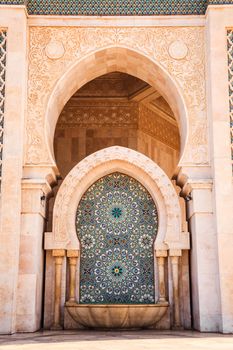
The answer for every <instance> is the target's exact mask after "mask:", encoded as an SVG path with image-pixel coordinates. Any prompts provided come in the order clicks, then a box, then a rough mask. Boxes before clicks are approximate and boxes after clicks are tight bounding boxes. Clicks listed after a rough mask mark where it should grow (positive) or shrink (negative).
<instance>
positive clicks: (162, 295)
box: [156, 250, 167, 303]
mask: <svg viewBox="0 0 233 350" xmlns="http://www.w3.org/2000/svg"><path fill="white" fill-rule="evenodd" d="M166 257H167V251H166V250H165V251H163V250H158V251H156V258H157V264H158V275H159V303H164V302H166V289H165V259H166Z"/></svg>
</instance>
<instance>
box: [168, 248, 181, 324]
mask: <svg viewBox="0 0 233 350" xmlns="http://www.w3.org/2000/svg"><path fill="white" fill-rule="evenodd" d="M169 255H170V260H171V268H172V289H173V328H175V329H177V328H180V327H181V323H180V296H179V257H180V256H181V250H174V251H170V252H169Z"/></svg>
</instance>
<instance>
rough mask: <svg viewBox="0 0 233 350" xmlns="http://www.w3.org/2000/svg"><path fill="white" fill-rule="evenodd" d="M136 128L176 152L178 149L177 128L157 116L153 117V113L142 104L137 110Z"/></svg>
mask: <svg viewBox="0 0 233 350" xmlns="http://www.w3.org/2000/svg"><path fill="white" fill-rule="evenodd" d="M138 128H139V130H141V131H143V132H145V133H146V134H148V135H150V136H152V137H155V138H156V139H157V140H159V141H161V142H163V143H165V144H167V145H169V146H170V147H172V148H173V149H176V150H178V149H179V147H180V142H179V141H180V140H179V130H178V128H177V127H176V126H175V125H173V124H171V123H169V122H168V121H166V120H164V119H163V118H160V117H159V116H158V115H155V113H154V112H152V111H151V110H150V109H149V108H147V107H146V106H144V105H143V104H141V105H140V108H139V122H138Z"/></svg>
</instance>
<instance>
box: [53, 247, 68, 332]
mask: <svg viewBox="0 0 233 350" xmlns="http://www.w3.org/2000/svg"><path fill="white" fill-rule="evenodd" d="M52 255H53V257H54V258H55V297H54V323H53V326H52V329H54V330H56V329H62V326H61V276H62V263H63V258H64V256H65V250H63V249H58V250H53V253H52Z"/></svg>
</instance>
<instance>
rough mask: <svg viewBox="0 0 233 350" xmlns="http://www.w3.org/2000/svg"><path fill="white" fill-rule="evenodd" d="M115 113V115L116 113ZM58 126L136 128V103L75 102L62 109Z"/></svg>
mask: <svg viewBox="0 0 233 350" xmlns="http://www.w3.org/2000/svg"><path fill="white" fill-rule="evenodd" d="M116 113H117V115H116ZM58 125H59V128H60V129H61V128H67V127H72V126H77V125H79V126H81V127H87V126H89V127H90V125H91V126H92V127H93V126H95V127H100V126H112V127H124V126H127V127H129V128H135V129H136V128H137V126H138V103H137V102H128V101H126V102H117V101H112V102H109V101H108V102H106V101H89V102H88V103H85V102H83V101H81V102H80V101H79V102H76V103H75V105H74V106H68V105H67V106H66V107H65V108H64V110H63V111H62V113H61V115H60V117H59V121H58Z"/></svg>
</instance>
